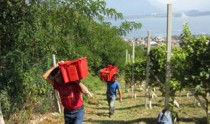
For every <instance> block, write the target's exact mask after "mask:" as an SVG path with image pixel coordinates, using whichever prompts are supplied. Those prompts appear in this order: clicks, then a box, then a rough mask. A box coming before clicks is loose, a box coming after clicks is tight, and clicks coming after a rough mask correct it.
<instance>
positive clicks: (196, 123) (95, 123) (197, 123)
mask: <svg viewBox="0 0 210 124" xmlns="http://www.w3.org/2000/svg"><path fill="white" fill-rule="evenodd" d="M104 115H105V114H104ZM105 116H108V115H107V114H106V115H105ZM113 119H114V117H113ZM84 122H89V123H91V124H138V123H144V124H157V122H156V118H139V119H135V120H129V121H126V120H93V119H88V120H85V121H84ZM179 122H182V123H193V124H206V120H205V118H180V120H179Z"/></svg>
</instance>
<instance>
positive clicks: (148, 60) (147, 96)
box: [145, 31, 152, 108]
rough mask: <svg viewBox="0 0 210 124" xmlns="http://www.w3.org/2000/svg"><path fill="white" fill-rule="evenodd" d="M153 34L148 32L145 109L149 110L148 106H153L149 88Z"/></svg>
mask: <svg viewBox="0 0 210 124" xmlns="http://www.w3.org/2000/svg"><path fill="white" fill-rule="evenodd" d="M150 37H151V33H150V32H149V31H148V37H147V38H148V39H147V55H146V56H147V66H146V89H145V91H146V92H145V107H146V108H148V105H149V107H150V108H151V107H152V106H151V104H149V97H150V87H149V75H150V74H149V70H150V68H149V64H150V56H149V53H150V46H151V45H150V40H151V38H150Z"/></svg>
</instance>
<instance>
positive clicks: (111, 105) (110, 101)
mask: <svg viewBox="0 0 210 124" xmlns="http://www.w3.org/2000/svg"><path fill="white" fill-rule="evenodd" d="M115 99H116V96H115V95H109V94H107V102H108V105H109V114H110V115H112V114H114V111H115V107H114V103H115Z"/></svg>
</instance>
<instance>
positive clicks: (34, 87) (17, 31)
mask: <svg viewBox="0 0 210 124" xmlns="http://www.w3.org/2000/svg"><path fill="white" fill-rule="evenodd" d="M0 12H1V13H2V14H1V15H0V18H1V21H0V28H1V29H2V30H1V32H0V51H1V52H0V59H1V61H0V94H1V95H0V97H1V98H2V101H1V102H0V104H2V108H3V114H4V116H5V117H6V119H9V118H10V115H12V114H13V113H15V112H18V111H24V110H28V109H29V108H30V107H31V106H33V107H31V108H32V109H31V110H30V111H28V112H32V111H35V112H44V111H47V110H49V111H50V110H51V109H50V108H52V107H50V106H51V105H49V102H45V101H46V100H47V99H45V98H52V99H53V89H52V87H51V86H49V84H47V83H46V82H45V81H44V80H43V79H42V77H41V75H42V74H43V72H44V71H46V70H47V69H48V68H50V67H51V66H52V59H51V58H52V54H55V55H56V59H57V61H60V60H69V59H77V58H79V57H83V56H87V58H88V66H89V70H90V72H91V75H93V76H97V75H98V71H99V70H100V69H101V68H102V67H105V66H107V65H108V64H113V65H117V66H118V67H120V68H123V66H124V62H125V57H124V56H125V52H124V51H125V49H131V47H130V46H129V45H128V44H126V43H125V42H124V41H123V39H122V38H121V37H120V35H121V34H122V30H124V31H125V32H126V31H131V29H136V28H138V27H139V28H140V26H139V25H138V24H135V23H133V22H131V23H130V25H128V24H129V22H126V23H127V26H124V27H126V28H122V27H121V28H120V27H112V26H111V25H110V24H108V23H106V22H103V21H104V17H105V16H106V17H113V18H115V19H123V15H122V14H121V13H118V12H117V11H116V10H114V9H112V8H107V7H106V3H105V1H103V0H66V1H63V0H44V1H40V0H30V1H29V4H25V0H19V1H14V0H1V1H0ZM96 20H97V21H96ZM129 26H131V27H133V28H129ZM121 29H122V30H121ZM124 35H125V33H124ZM119 70H120V69H119ZM85 82H86V81H85ZM94 82H95V83H93V82H91V81H90V80H89V79H87V85H88V86H89V87H90V89H91V90H96V89H97V88H96V87H100V85H98V82H99V81H94ZM89 84H94V85H89ZM92 87H94V88H92ZM48 101H50V100H48ZM43 103H44V104H43ZM37 107H42V108H43V109H42V111H41V110H39V108H37ZM52 111H53V110H52ZM26 113H27V112H26ZM23 114H24V113H23ZM23 116H24V117H23V118H24V119H26V118H28V117H26V116H25V115H23ZM25 117H26V118H25ZM23 123H24V122H23Z"/></svg>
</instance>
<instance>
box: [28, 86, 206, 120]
mask: <svg viewBox="0 0 210 124" xmlns="http://www.w3.org/2000/svg"><path fill="white" fill-rule="evenodd" d="M121 86H122V92H123V102H122V103H120V102H119V96H117V100H116V102H115V108H116V109H115V114H114V115H113V116H112V117H111V118H109V116H108V104H107V102H106V96H105V91H106V86H105V85H104V86H103V88H102V90H98V91H95V92H93V93H94V94H93V95H94V97H93V99H92V100H91V101H92V102H91V103H85V118H84V122H83V124H155V123H156V118H157V116H158V113H159V112H160V111H161V110H162V108H163V106H164V101H163V97H161V95H160V92H158V91H156V92H155V93H156V95H157V96H158V97H155V98H153V100H152V103H153V104H152V107H153V108H152V109H146V108H145V97H144V95H145V92H144V91H140V90H139V89H137V87H136V89H137V90H136V98H132V93H131V92H129V93H125V89H124V84H123V83H121ZM161 100H162V101H161ZM176 100H177V101H178V103H179V104H180V107H179V108H175V111H176V112H178V114H179V118H180V121H179V124H205V122H206V121H205V112H204V110H203V109H202V108H201V107H199V106H196V105H194V98H193V96H189V97H187V96H186V92H183V93H181V94H179V95H177V97H176ZM160 101H161V102H160ZM41 117H42V120H41V121H39V122H36V123H32V124H63V114H56V113H53V114H52V113H50V114H47V115H42V116H41Z"/></svg>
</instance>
